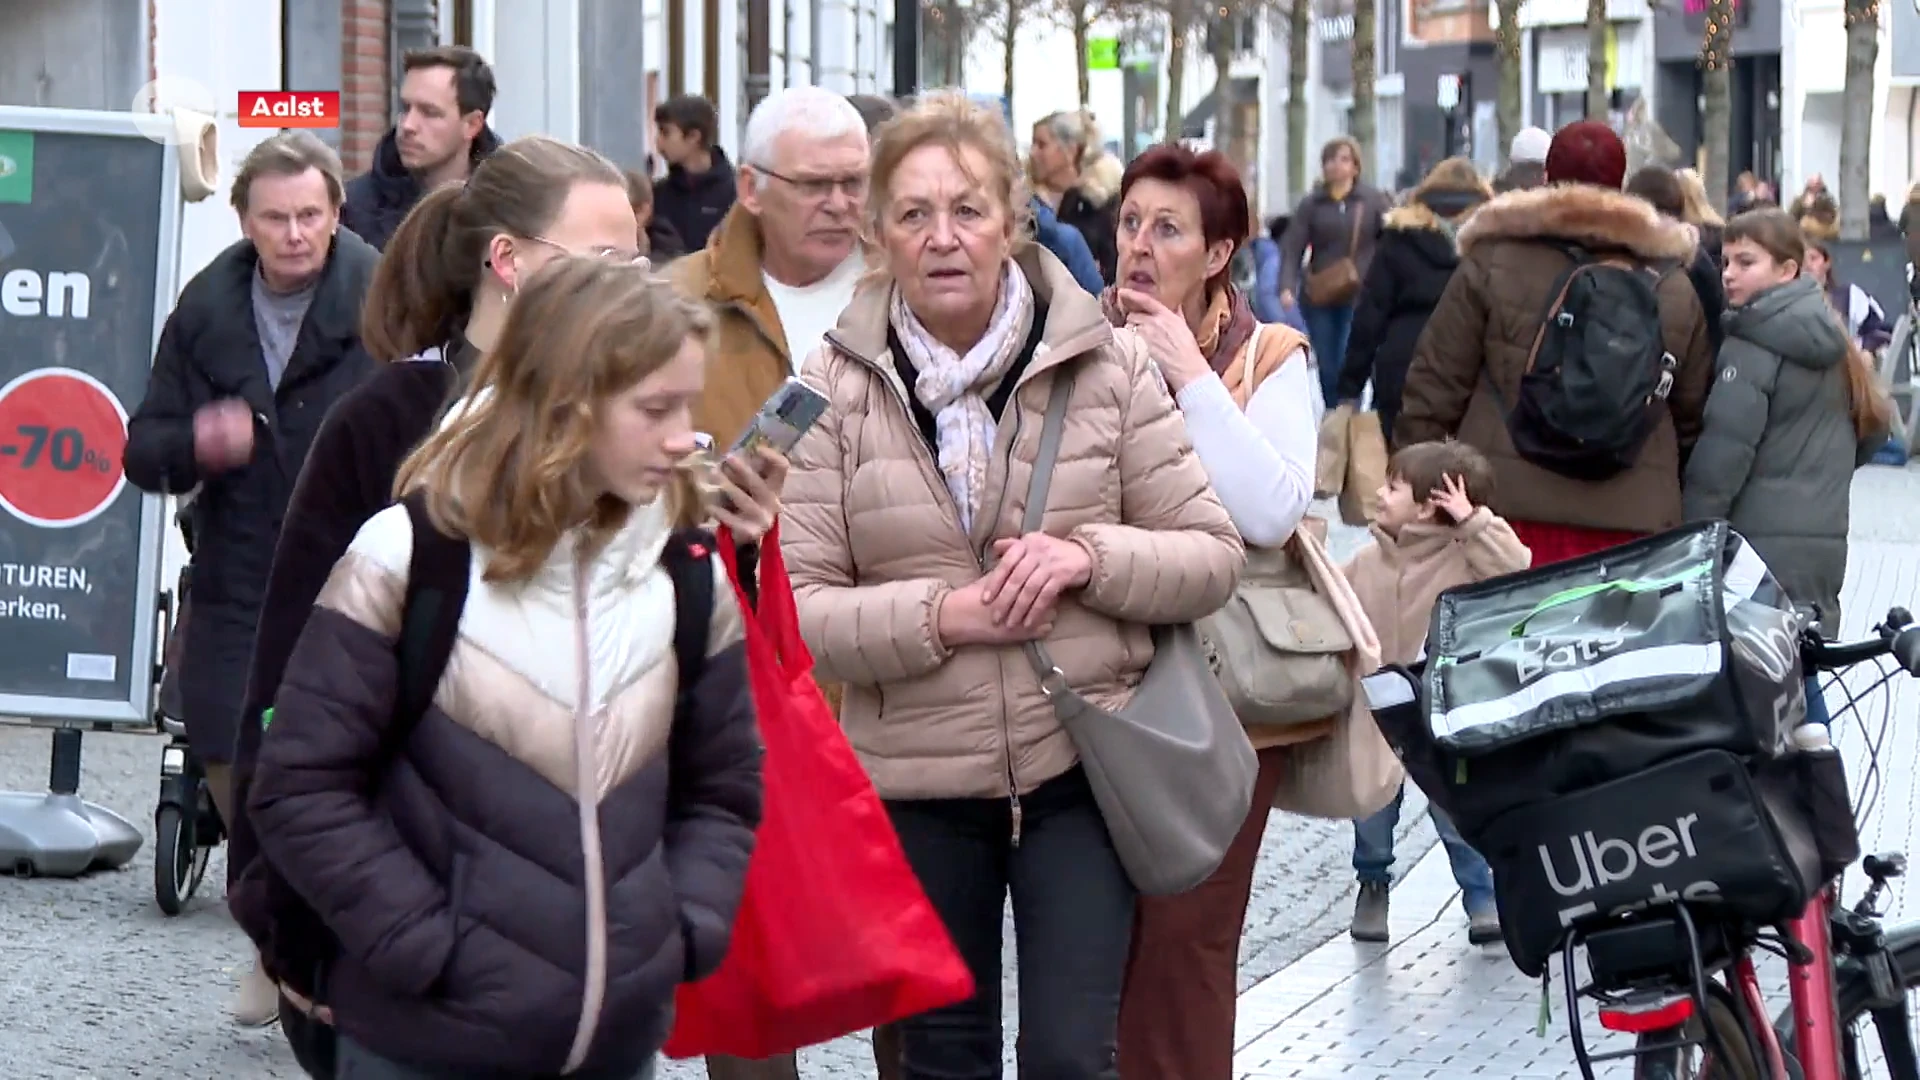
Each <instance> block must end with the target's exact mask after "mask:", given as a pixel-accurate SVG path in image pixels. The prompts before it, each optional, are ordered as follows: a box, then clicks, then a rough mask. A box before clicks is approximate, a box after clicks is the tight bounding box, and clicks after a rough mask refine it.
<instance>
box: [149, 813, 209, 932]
mask: <svg viewBox="0 0 1920 1080" xmlns="http://www.w3.org/2000/svg"><path fill="white" fill-rule="evenodd" d="M153 824H154V844H153V898H154V900H155V902H157V903H158V904H159V905H160V910H161V912H162V913H164V914H167V915H178V914H180V912H181V911H183V910H185V909H186V906H187V901H188V900H189V899H191V898H192V896H193V894H194V892H195V890H197V889H199V888H200V879H201V878H203V877H205V876H206V873H207V854H208V849H206V848H203V847H201V846H200V845H199V843H198V842H197V841H198V837H197V836H196V830H195V827H194V824H195V823H194V822H193V821H191V820H189V819H188V818H187V817H186V816H185V815H184V814H182V813H181V812H180V808H179V807H177V806H163V807H161V808H160V810H159V812H158V813H156V814H155V815H154V822H153Z"/></svg>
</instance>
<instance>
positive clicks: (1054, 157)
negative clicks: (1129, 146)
mask: <svg viewBox="0 0 1920 1080" xmlns="http://www.w3.org/2000/svg"><path fill="white" fill-rule="evenodd" d="M1027 172H1028V179H1029V180H1030V181H1031V182H1032V185H1033V191H1034V194H1035V195H1036V196H1038V197H1039V198H1040V199H1041V200H1042V201H1044V202H1045V203H1046V204H1047V205H1048V206H1049V207H1051V208H1052V209H1053V213H1054V216H1055V217H1057V218H1059V219H1060V224H1062V225H1071V226H1073V227H1074V228H1075V229H1078V230H1079V231H1080V235H1081V236H1083V237H1085V238H1086V241H1087V248H1088V250H1090V251H1092V252H1093V261H1094V262H1095V263H1096V264H1098V265H1099V267H1100V278H1101V280H1102V281H1105V282H1108V283H1111V282H1112V281H1113V280H1114V270H1115V268H1116V267H1117V266H1118V265H1119V262H1120V249H1119V247H1118V244H1117V241H1116V240H1115V239H1114V229H1115V228H1116V227H1117V222H1115V220H1114V213H1115V211H1116V210H1117V209H1118V208H1119V205H1120V204H1119V195H1120V176H1121V173H1122V172H1123V169H1122V168H1121V165H1120V159H1119V158H1116V157H1114V156H1113V155H1112V154H1109V153H1107V151H1106V148H1105V147H1104V146H1102V145H1101V143H1100V129H1099V128H1098V127H1097V126H1095V124H1094V122H1093V116H1092V114H1091V113H1088V112H1087V111H1086V110H1084V109H1068V110H1064V111H1061V112H1056V113H1051V114H1049V115H1047V116H1044V117H1042V118H1041V119H1040V121H1039V122H1038V123H1036V124H1034V125H1033V142H1032V144H1031V145H1030V146H1029V148H1028V152H1027ZM1095 291H1098V290H1095Z"/></svg>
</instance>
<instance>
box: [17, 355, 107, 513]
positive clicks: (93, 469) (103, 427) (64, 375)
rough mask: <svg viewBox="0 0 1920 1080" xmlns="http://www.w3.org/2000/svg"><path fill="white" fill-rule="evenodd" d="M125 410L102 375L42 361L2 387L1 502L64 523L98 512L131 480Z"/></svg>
mask: <svg viewBox="0 0 1920 1080" xmlns="http://www.w3.org/2000/svg"><path fill="white" fill-rule="evenodd" d="M126 448H127V410H126V409H125V407H123V406H122V405H121V404H120V400H119V399H118V398H116V397H114V396H113V391H111V390H109V389H107V388H106V387H105V386H104V385H102V384H101V382H100V380H98V379H96V378H94V377H93V376H91V375H88V374H87V373H85V372H83V371H74V370H73V369H71V368H40V369H39V370H37V371H29V372H27V373H26V374H24V375H21V376H19V377H17V378H15V379H14V380H13V381H12V382H10V383H8V384H7V385H6V386H4V387H0V507H5V508H6V510H7V511H8V512H9V513H11V514H12V515H13V516H14V517H17V518H19V519H20V520H21V521H24V522H26V523H27V524H29V525H38V526H40V527H41V528H43V529H66V528H71V527H73V526H75V525H81V524H84V523H86V522H89V521H92V520H93V519H94V518H95V517H98V516H99V514H100V512H101V511H102V510H105V509H106V508H107V507H109V506H111V505H113V500H114V498H115V497H116V496H118V495H119V494H120V489H121V488H123V487H125V486H126V483H127V474H126V473H125V472H123V471H122V470H121V467H120V455H121V454H122V452H124V451H125V450H126Z"/></svg>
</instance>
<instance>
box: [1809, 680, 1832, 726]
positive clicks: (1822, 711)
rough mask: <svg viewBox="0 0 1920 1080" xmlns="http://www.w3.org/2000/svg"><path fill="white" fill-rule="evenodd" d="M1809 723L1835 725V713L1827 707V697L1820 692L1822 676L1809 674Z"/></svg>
mask: <svg viewBox="0 0 1920 1080" xmlns="http://www.w3.org/2000/svg"><path fill="white" fill-rule="evenodd" d="M1806 722H1807V723H1809V724H1821V725H1824V726H1827V727H1832V726H1833V714H1832V712H1830V711H1829V710H1828V709H1827V698H1826V695H1825V694H1822V693H1821V692H1820V676H1818V675H1809V676H1807V721H1806Z"/></svg>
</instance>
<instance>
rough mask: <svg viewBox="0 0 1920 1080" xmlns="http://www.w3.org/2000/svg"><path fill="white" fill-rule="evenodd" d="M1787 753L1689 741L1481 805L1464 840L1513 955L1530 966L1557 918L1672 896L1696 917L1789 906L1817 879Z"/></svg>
mask: <svg viewBox="0 0 1920 1080" xmlns="http://www.w3.org/2000/svg"><path fill="white" fill-rule="evenodd" d="M1801 756H1807V755H1792V756H1789V757H1784V758H1771V759H1769V758H1748V759H1743V758H1741V757H1739V756H1737V755H1734V754H1730V753H1728V752H1727V751H1725V750H1698V751H1694V752H1692V753H1687V754H1682V755H1681V756H1679V757H1676V758H1671V759H1669V760H1667V761H1665V762H1662V763H1661V764H1658V765H1655V766H1653V767H1652V768H1649V769H1646V770H1645V771H1642V772H1639V773H1636V774H1634V775H1631V776H1627V777H1624V778H1622V779H1618V780H1613V781H1610V782H1607V783H1603V784H1599V785H1597V786H1595V787H1592V788H1589V789H1587V790H1585V791H1579V792H1575V793H1573V794H1571V795H1564V796H1561V797H1559V798H1556V799H1551V800H1548V801H1547V802H1544V803H1539V804H1536V805H1533V806H1528V807H1524V808H1522V809H1518V810H1514V811H1512V812H1511V813H1508V814H1505V815H1502V816H1501V817H1498V818H1495V819H1494V820H1493V821H1492V822H1490V823H1489V824H1487V825H1486V826H1485V827H1484V828H1482V829H1481V830H1480V835H1479V836H1478V838H1477V839H1475V840H1474V845H1475V847H1476V848H1477V849H1478V850H1479V851H1480V854H1481V855H1483V856H1485V857H1486V860H1487V865H1488V866H1490V867H1492V868H1493V884H1494V894H1495V896H1496V898H1497V899H1498V902H1499V908H1500V929H1501V933H1502V936H1503V937H1504V938H1505V939H1506V944H1507V953H1508V955H1510V956H1511V957H1513V962H1514V966H1516V967H1518V968H1519V969H1520V970H1521V971H1523V972H1525V973H1526V974H1527V975H1529V976H1538V975H1539V974H1540V973H1541V971H1542V970H1544V969H1545V967H1546V965H1547V964H1548V962H1549V961H1551V960H1552V959H1553V957H1554V956H1556V955H1558V953H1559V950H1560V947H1561V945H1562V943H1563V942H1564V941H1565V939H1566V935H1567V934H1568V932H1569V931H1570V930H1576V929H1577V930H1590V929H1594V928H1597V927H1598V926H1600V925H1603V924H1604V923H1605V922H1607V921H1608V920H1609V919H1610V918H1613V917H1616V916H1619V915H1621V914H1623V913H1626V912H1632V911H1639V910H1644V909H1647V908H1649V907H1654V906H1657V905H1663V904H1671V903H1673V902H1677V901H1681V900H1684V901H1686V902H1687V906H1688V910H1689V912H1690V913H1691V914H1692V915H1693V918H1694V920H1695V921H1696V923H1706V922H1709V921H1712V920H1715V919H1717V918H1726V919H1731V920H1735V921H1738V922H1740V923H1742V924H1745V925H1755V926H1769V925H1773V924H1775V923H1778V922H1780V921H1782V920H1784V919H1786V918H1788V917H1790V916H1792V915H1795V914H1797V913H1799V912H1800V911H1801V910H1802V909H1804V908H1805V907H1806V906H1807V901H1808V900H1810V899H1812V897H1813V894H1814V892H1815V890H1817V889H1818V888H1819V886H1820V883H1821V882H1822V881H1823V880H1824V878H1823V877H1822V872H1821V858H1820V852H1819V849H1818V845H1817V844H1816V843H1815V838H1814V835H1813V830H1812V827H1811V825H1810V823H1809V821H1808V818H1807V815H1806V813H1805V812H1804V805H1803V802H1802V795H1801V778H1800V775H1799V770H1797V769H1796V768H1795V766H1794V764H1793V757H1801ZM1830 756H1831V755H1830Z"/></svg>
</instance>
